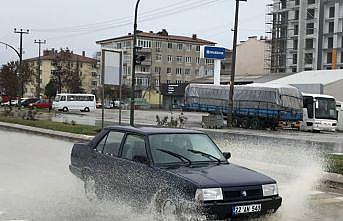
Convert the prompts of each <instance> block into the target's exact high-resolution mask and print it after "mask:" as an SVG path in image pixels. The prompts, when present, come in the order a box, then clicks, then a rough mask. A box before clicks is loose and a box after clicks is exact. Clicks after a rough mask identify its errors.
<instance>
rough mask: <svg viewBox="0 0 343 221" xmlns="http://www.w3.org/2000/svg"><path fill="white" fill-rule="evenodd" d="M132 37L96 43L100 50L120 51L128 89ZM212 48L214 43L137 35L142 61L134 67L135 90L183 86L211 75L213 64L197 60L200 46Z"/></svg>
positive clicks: (190, 38)
mask: <svg viewBox="0 0 343 221" xmlns="http://www.w3.org/2000/svg"><path fill="white" fill-rule="evenodd" d="M132 41H133V35H132V34H131V33H129V34H128V35H126V36H122V37H116V38H112V39H106V40H101V41H97V44H100V45H101V47H102V48H111V49H117V50H122V51H123V53H124V59H123V65H124V70H123V83H124V84H126V85H131V80H132V79H131V65H132V45H133V44H132ZM203 45H212V46H213V45H215V43H214V42H211V41H207V40H202V39H199V38H198V37H197V35H195V34H194V35H193V36H191V37H185V36H175V35H169V34H168V32H167V31H166V30H165V29H163V30H162V31H161V32H157V33H154V32H141V31H139V32H138V34H137V46H138V47H139V48H140V49H139V50H138V55H144V56H145V58H146V59H145V61H143V62H142V63H141V64H140V65H137V66H136V82H137V85H138V88H141V89H142V90H143V89H146V88H148V87H154V88H155V89H157V90H158V88H159V85H160V84H163V83H164V84H166V83H178V84H181V83H187V82H190V81H191V80H193V79H195V78H201V77H204V76H211V75H213V69H214V61H213V60H208V59H202V58H200V46H203Z"/></svg>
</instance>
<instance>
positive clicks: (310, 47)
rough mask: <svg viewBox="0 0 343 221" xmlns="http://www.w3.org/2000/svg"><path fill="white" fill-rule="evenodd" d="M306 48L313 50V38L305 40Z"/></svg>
mask: <svg viewBox="0 0 343 221" xmlns="http://www.w3.org/2000/svg"><path fill="white" fill-rule="evenodd" d="M305 48H306V49H313V38H308V39H306V40H305Z"/></svg>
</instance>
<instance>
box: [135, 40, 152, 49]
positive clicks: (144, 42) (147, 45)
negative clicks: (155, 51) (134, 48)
mask: <svg viewBox="0 0 343 221" xmlns="http://www.w3.org/2000/svg"><path fill="white" fill-rule="evenodd" d="M137 41H138V44H137V45H138V47H142V48H151V41H150V40H137Z"/></svg>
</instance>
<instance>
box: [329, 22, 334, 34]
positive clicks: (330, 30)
mask: <svg viewBox="0 0 343 221" xmlns="http://www.w3.org/2000/svg"><path fill="white" fill-rule="evenodd" d="M334 31H335V23H334V22H333V21H332V22H329V33H334Z"/></svg>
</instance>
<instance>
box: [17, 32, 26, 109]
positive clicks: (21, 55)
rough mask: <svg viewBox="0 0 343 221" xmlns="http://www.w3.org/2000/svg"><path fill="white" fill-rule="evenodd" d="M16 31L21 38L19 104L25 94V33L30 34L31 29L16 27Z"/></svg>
mask: <svg viewBox="0 0 343 221" xmlns="http://www.w3.org/2000/svg"><path fill="white" fill-rule="evenodd" d="M14 33H16V34H19V35H20V40H19V73H18V75H19V76H18V77H19V81H18V88H19V94H18V95H19V98H18V104H19V106H20V105H21V102H20V97H23V96H24V82H23V34H29V30H28V29H27V30H23V29H20V30H17V29H16V28H15V29H14Z"/></svg>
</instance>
